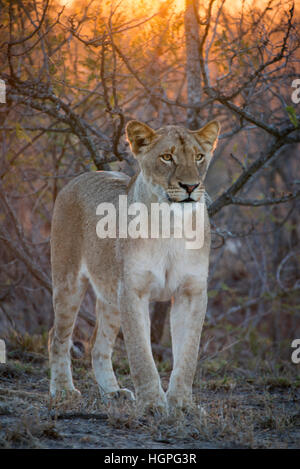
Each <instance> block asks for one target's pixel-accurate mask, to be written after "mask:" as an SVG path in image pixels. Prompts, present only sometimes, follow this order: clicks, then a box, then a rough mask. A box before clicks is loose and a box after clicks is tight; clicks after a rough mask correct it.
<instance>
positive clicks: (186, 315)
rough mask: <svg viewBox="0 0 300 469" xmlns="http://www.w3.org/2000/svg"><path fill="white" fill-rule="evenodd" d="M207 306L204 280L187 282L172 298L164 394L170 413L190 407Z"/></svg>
mask: <svg viewBox="0 0 300 469" xmlns="http://www.w3.org/2000/svg"><path fill="white" fill-rule="evenodd" d="M206 306H207V289H206V281H203V282H199V283H197V284H195V281H192V282H189V283H186V284H185V285H184V286H182V287H181V288H180V289H179V290H178V292H177V293H176V295H175V296H174V303H173V306H172V309H171V313H170V316H171V335H172V349H173V371H172V374H171V378H170V383H169V388H168V391H167V399H168V404H169V408H170V410H171V409H172V408H181V409H188V408H190V407H191V406H192V385H193V381H194V375H195V371H196V366H197V358H198V351H199V344H200V336H201V331H202V326H203V321H204V317H205V313H206Z"/></svg>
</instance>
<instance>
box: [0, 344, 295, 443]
mask: <svg viewBox="0 0 300 469" xmlns="http://www.w3.org/2000/svg"><path fill="white" fill-rule="evenodd" d="M21 345H22V346H20V344H13V345H11V346H10V347H9V351H8V360H7V363H6V364H2V365H0V448H107V449H116V448H118V449H122V448H123V449H125V448H126V449H132V448H147V449H171V448H175V449H187V448H189V449H195V448H299V447H300V407H299V402H300V401H299V398H300V380H299V372H298V374H297V370H296V368H295V367H294V368H291V367H290V366H289V367H288V366H286V367H284V366H282V367H281V368H280V370H279V371H278V367H277V370H275V371H274V369H272V366H270V364H266V363H265V364H264V373H262V372H258V367H260V366H262V365H261V363H256V365H255V367H252V368H251V367H250V368H249V369H247V370H245V369H243V368H241V367H239V366H237V365H236V364H233V363H232V362H231V363H229V364H228V361H227V362H226V360H224V359H222V360H220V359H218V360H208V361H205V362H204V363H202V364H201V366H200V367H199V371H198V374H197V378H196V381H195V386H194V395H195V401H196V403H197V404H198V405H200V406H201V408H200V410H197V411H195V412H194V413H193V415H178V416H176V417H175V416H170V417H168V418H164V419H162V418H159V417H157V416H156V417H155V416H148V417H139V416H137V415H136V413H135V408H134V406H133V404H131V403H128V402H116V403H113V404H109V405H105V404H104V403H102V402H101V401H100V397H99V393H98V389H97V386H96V383H95V380H94V378H93V373H92V370H91V366H90V359H89V357H86V358H81V359H77V360H73V373H74V381H75V384H76V386H77V387H78V388H79V389H80V390H81V392H82V399H81V400H79V401H77V402H69V401H67V400H66V401H65V402H64V403H63V404H61V405H59V406H55V407H54V406H51V403H50V402H49V397H48V388H49V364H48V358H47V353H46V349H45V346H44V344H42V345H41V346H40V347H36V346H35V347H33V346H32V343H27V345H26V344H25V345H24V343H23V344H21ZM32 349H34V350H37V349H38V350H39V351H38V352H37V351H32ZM229 365H230V366H229ZM115 368H116V371H117V375H118V378H119V380H120V382H121V385H123V386H126V387H129V388H131V389H133V388H132V382H131V380H130V376H129V373H128V371H129V370H128V363H127V360H126V354H125V351H124V347H123V345H122V344H119V348H118V351H117V352H116V357H115ZM158 368H159V370H160V375H161V379H162V383H163V386H164V387H166V385H167V382H168V378H169V375H170V364H168V363H164V362H162V363H158ZM254 368H255V369H254ZM295 370H296V372H295ZM203 409H204V410H203Z"/></svg>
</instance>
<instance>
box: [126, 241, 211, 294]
mask: <svg viewBox="0 0 300 469" xmlns="http://www.w3.org/2000/svg"><path fill="white" fill-rule="evenodd" d="M126 272H127V275H128V276H129V277H128V278H129V279H130V281H131V284H132V287H133V288H134V289H135V290H137V291H138V292H139V293H140V294H145V295H147V296H148V297H149V301H167V300H169V299H170V298H171V297H172V295H173V294H174V292H175V291H176V290H177V289H178V288H179V287H180V285H181V284H183V283H184V282H186V281H188V279H189V278H193V279H195V277H196V278H197V277H198V278H199V280H200V279H201V278H203V277H206V276H207V262H206V259H205V255H204V253H203V250H200V251H197V252H195V251H194V250H188V249H185V244H184V240H178V239H171V240H150V242H149V241H148V242H145V243H143V246H142V245H141V246H140V249H136V250H135V252H134V255H133V256H132V257H131V259H130V260H129V262H128V265H127V269H126Z"/></svg>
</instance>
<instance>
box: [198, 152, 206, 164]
mask: <svg viewBox="0 0 300 469" xmlns="http://www.w3.org/2000/svg"><path fill="white" fill-rule="evenodd" d="M196 161H197V162H198V163H202V161H204V155H203V153H198V154H197V155H196Z"/></svg>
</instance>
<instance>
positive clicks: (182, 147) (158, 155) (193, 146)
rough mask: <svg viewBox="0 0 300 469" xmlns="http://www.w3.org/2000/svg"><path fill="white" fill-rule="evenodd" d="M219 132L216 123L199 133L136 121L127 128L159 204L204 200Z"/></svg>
mask: <svg viewBox="0 0 300 469" xmlns="http://www.w3.org/2000/svg"><path fill="white" fill-rule="evenodd" d="M219 130H220V124H219V122H218V121H216V120H214V121H211V122H209V123H208V124H206V125H205V126H204V127H202V128H201V129H199V130H195V131H192V130H188V129H186V128H185V127H183V126H179V125H168V126H165V127H161V128H160V129H158V130H153V129H151V128H150V127H149V126H148V125H146V124H143V123H142V122H139V121H135V120H134V121H130V122H128V124H127V126H126V134H127V138H128V141H129V143H130V146H131V150H132V152H133V154H134V155H135V157H136V158H137V160H138V162H139V165H140V167H141V171H142V173H143V177H144V180H145V182H146V184H147V185H148V186H150V190H151V192H153V193H155V194H156V196H157V198H158V200H159V201H169V202H198V201H199V200H200V198H201V196H202V194H203V193H204V178H205V175H206V172H207V169H208V166H209V163H210V160H211V157H212V153H213V151H214V149H215V147H216V143H217V139H218V134H219Z"/></svg>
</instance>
